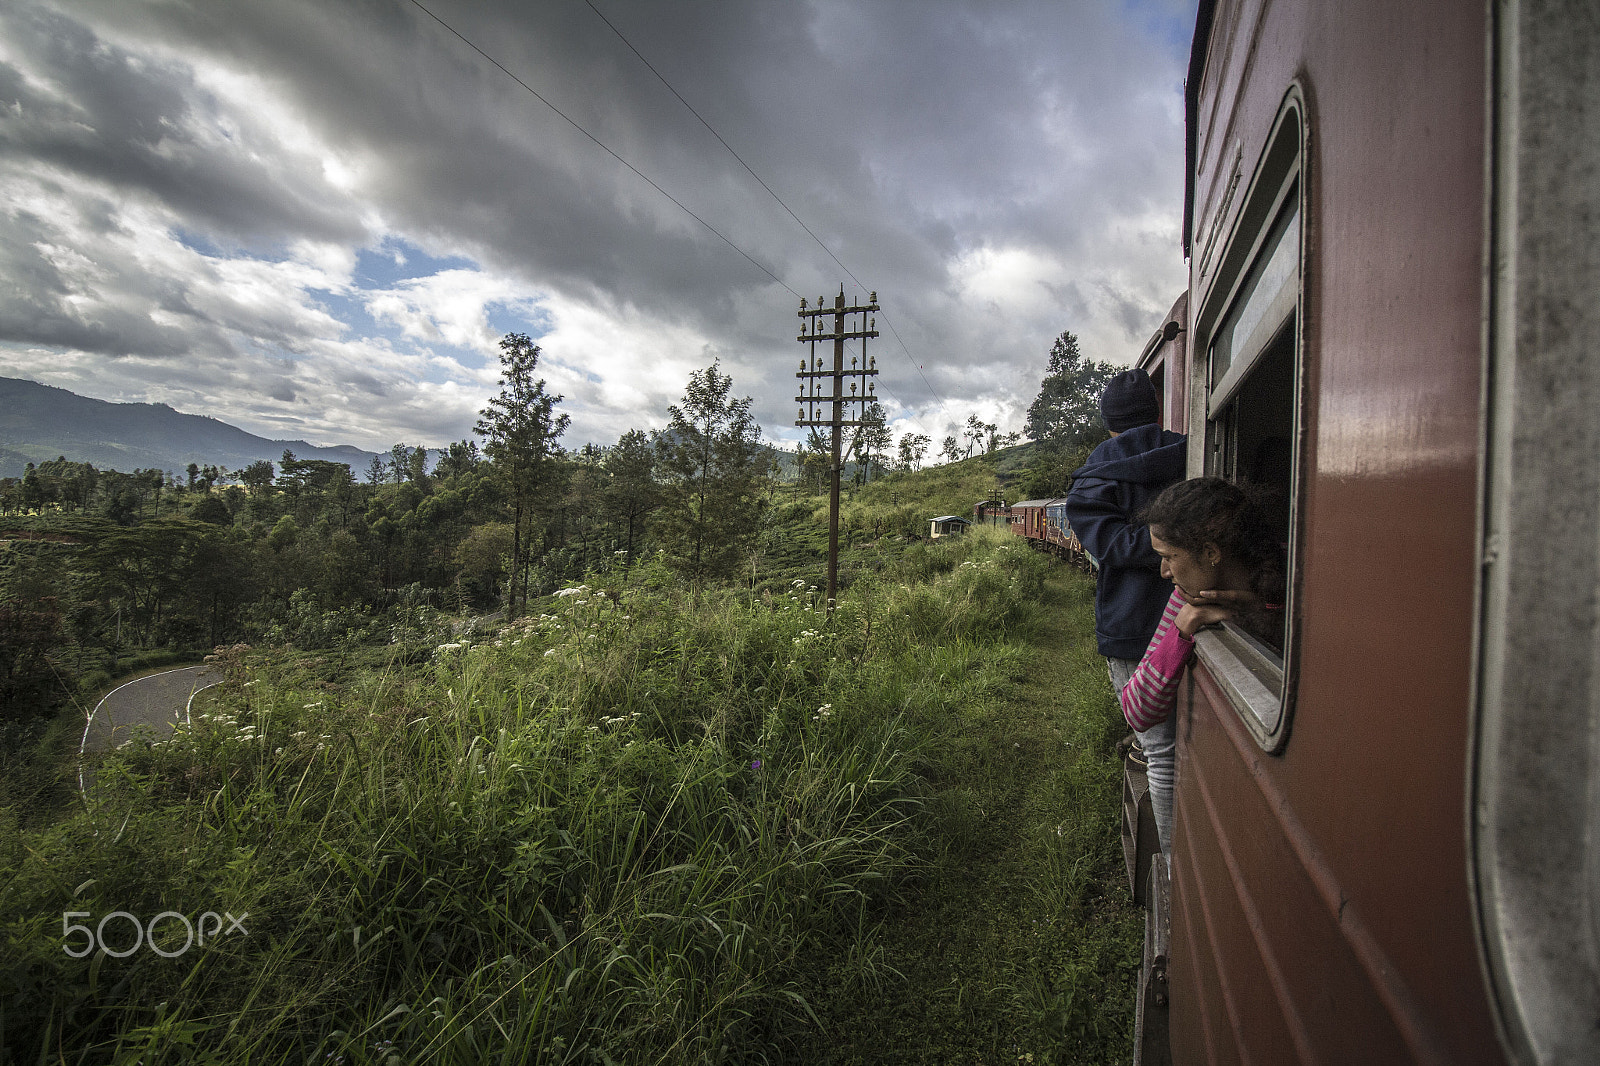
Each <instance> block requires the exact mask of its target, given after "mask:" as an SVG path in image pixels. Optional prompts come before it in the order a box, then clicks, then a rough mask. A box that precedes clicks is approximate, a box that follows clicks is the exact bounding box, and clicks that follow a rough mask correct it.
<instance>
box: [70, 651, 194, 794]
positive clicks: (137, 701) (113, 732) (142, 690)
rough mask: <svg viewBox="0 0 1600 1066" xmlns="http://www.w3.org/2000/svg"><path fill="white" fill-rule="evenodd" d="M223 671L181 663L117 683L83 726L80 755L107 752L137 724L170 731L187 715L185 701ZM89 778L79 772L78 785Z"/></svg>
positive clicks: (130, 735) (129, 736) (128, 737)
mask: <svg viewBox="0 0 1600 1066" xmlns="http://www.w3.org/2000/svg"><path fill="white" fill-rule="evenodd" d="M222 680H223V672H222V671H221V670H220V669H218V668H217V667H214V666H184V667H180V668H179V669H176V670H163V671H162V672H161V673H159V674H151V675H149V676H148V677H141V678H136V679H135V680H133V681H129V682H126V683H125V684H122V685H118V686H117V687H116V688H114V689H112V690H111V691H110V692H108V693H106V696H105V698H104V699H102V700H101V701H100V702H99V703H97V704H96V705H95V708H94V710H93V711H92V712H91V713H90V715H89V721H88V722H87V723H86V724H85V725H84V727H83V742H82V743H81V744H79V745H78V752H79V754H80V755H82V754H87V753H89V752H96V751H109V750H110V749H112V748H115V747H117V746H118V745H120V744H122V743H123V742H124V741H127V740H131V739H132V738H133V731H134V729H135V728H136V727H138V726H141V725H143V726H148V727H149V728H150V729H151V730H153V731H154V732H155V734H156V735H157V736H158V737H162V736H166V735H167V734H168V733H170V732H172V727H173V725H174V724H175V723H177V722H181V721H184V720H185V719H186V718H187V717H188V714H189V701H190V700H192V699H193V698H194V694H195V693H196V692H199V691H200V690H201V689H203V688H210V687H211V686H212V685H216V684H220V683H221V682H222ZM88 783H89V779H86V777H85V775H83V774H80V775H79V785H80V786H86V785H87V784H88Z"/></svg>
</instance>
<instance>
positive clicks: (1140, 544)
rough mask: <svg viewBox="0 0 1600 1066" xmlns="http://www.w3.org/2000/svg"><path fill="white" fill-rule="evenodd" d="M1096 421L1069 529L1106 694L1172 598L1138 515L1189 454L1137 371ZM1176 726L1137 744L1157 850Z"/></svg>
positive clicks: (1122, 380)
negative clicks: (1082, 554) (1079, 551)
mask: <svg viewBox="0 0 1600 1066" xmlns="http://www.w3.org/2000/svg"><path fill="white" fill-rule="evenodd" d="M1100 416H1101V417H1102V418H1103V419H1104V420H1105V423H1106V428H1107V429H1109V430H1110V431H1111V439H1110V440H1108V441H1106V442H1104V443H1103V444H1101V445H1100V446H1099V447H1097V448H1095V450H1094V451H1092V452H1090V453H1089V461H1088V462H1087V463H1085V464H1084V465H1083V466H1081V467H1079V468H1078V469H1077V470H1075V471H1074V472H1073V474H1072V477H1073V482H1072V489H1071V490H1070V491H1069V492H1068V493H1067V521H1068V522H1069V523H1070V524H1071V526H1072V531H1073V532H1074V533H1076V534H1077V535H1078V540H1079V542H1080V543H1082V544H1083V547H1084V550H1085V551H1087V552H1088V553H1089V554H1090V555H1091V556H1093V558H1094V560H1095V562H1096V563H1097V564H1098V565H1099V571H1098V573H1097V575H1096V578H1095V590H1094V628H1095V640H1096V643H1097V644H1098V645H1099V649H1100V654H1101V655H1104V656H1105V657H1106V667H1107V672H1108V673H1110V675H1111V685H1112V688H1113V689H1114V690H1116V691H1117V692H1121V691H1122V689H1123V686H1125V685H1126V684H1127V683H1128V679H1129V678H1130V677H1131V676H1133V671H1134V670H1135V669H1136V668H1137V667H1138V665H1139V660H1140V658H1142V657H1143V655H1144V652H1145V648H1146V647H1147V646H1148V645H1149V644H1150V638H1151V637H1152V636H1154V635H1155V631H1156V626H1158V625H1159V624H1160V623H1161V612H1162V610H1163V609H1164V608H1165V607H1166V605H1167V599H1168V598H1169V597H1170V596H1171V595H1172V582H1170V581H1168V580H1166V579H1165V578H1163V577H1162V576H1161V557H1160V556H1159V555H1157V554H1156V553H1155V549H1154V548H1152V547H1150V530H1149V529H1148V528H1147V527H1146V526H1144V525H1142V524H1140V522H1139V520H1138V515H1139V513H1140V512H1141V511H1143V510H1144V509H1145V507H1146V506H1147V505H1148V504H1149V503H1150V501H1152V500H1154V499H1155V498H1156V497H1157V496H1158V495H1160V494H1161V490H1162V489H1164V488H1166V487H1167V486H1168V485H1170V484H1172V483H1173V482H1175V481H1181V480H1183V476H1184V472H1185V469H1186V466H1187V463H1188V454H1189V450H1188V449H1189V446H1188V438H1187V437H1185V436H1184V435H1183V434H1182V433H1173V432H1172V431H1171V430H1166V429H1162V428H1161V425H1160V421H1161V403H1160V401H1159V399H1158V398H1157V397H1156V389H1155V385H1154V384H1153V383H1152V382H1151V381H1150V375H1149V374H1147V373H1145V372H1144V371H1143V370H1124V371H1123V372H1122V373H1120V374H1118V375H1117V376H1116V377H1114V378H1112V379H1111V382H1110V384H1108V385H1107V386H1106V389H1105V391H1104V392H1103V393H1101V394H1100ZM1175 720H1176V716H1175V715H1174V716H1172V717H1170V718H1168V719H1167V721H1166V722H1165V723H1163V724H1162V725H1158V726H1156V727H1154V728H1152V729H1150V730H1149V731H1147V732H1146V733H1141V734H1140V735H1139V740H1140V744H1141V746H1143V748H1144V750H1145V755H1146V758H1147V759H1148V760H1149V762H1150V799H1151V805H1152V806H1153V807H1154V808H1155V815H1156V826H1157V831H1158V833H1159V835H1160V837H1161V843H1162V850H1166V848H1167V845H1168V841H1169V840H1170V837H1171V829H1170V826H1171V821H1172V783H1173V782H1172V776H1171V775H1172V768H1173V762H1172V758H1171V756H1172V752H1173V746H1174V742H1175V739H1176V735H1175V733H1174V730H1173V726H1172V723H1173V722H1174V721H1175ZM1158 733H1159V734H1161V735H1159V736H1158V735H1156V734H1158ZM1159 777H1165V780H1160V781H1158V780H1157V779H1158V778H1159Z"/></svg>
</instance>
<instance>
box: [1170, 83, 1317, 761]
mask: <svg viewBox="0 0 1600 1066" xmlns="http://www.w3.org/2000/svg"><path fill="white" fill-rule="evenodd" d="M1307 112H1308V109H1307V107H1306V98H1305V93H1304V91H1303V89H1302V87H1301V86H1300V85H1299V83H1298V82H1297V83H1294V84H1292V85H1291V86H1290V87H1289V90H1288V91H1287V93H1285V95H1284V99H1283V101H1282V103H1281V104H1280V105H1279V109H1278V114H1277V116H1276V117H1275V118H1274V120H1273V124H1272V129H1271V132H1270V134H1269V135H1268V137H1267V140H1266V147H1265V149H1264V150H1263V151H1262V153H1261V158H1260V159H1259V160H1258V161H1257V164H1256V168H1255V173H1254V174H1253V175H1252V176H1251V179H1250V182H1249V186H1248V188H1247V189H1246V190H1245V194H1244V196H1243V199H1242V201H1241V204H1242V206H1241V207H1240V209H1239V213H1238V216H1237V218H1236V219H1235V221H1234V224H1233V227H1232V229H1231V232H1230V233H1229V235H1228V240H1227V242H1226V244H1225V245H1224V246H1223V249H1222V252H1221V256H1220V263H1219V266H1218V268H1217V272H1216V274H1215V276H1214V279H1213V283H1212V285H1211V288H1210V290H1209V292H1208V293H1207V295H1206V300H1205V303H1204V304H1202V306H1201V308H1200V311H1199V314H1197V315H1196V316H1195V339H1194V347H1193V348H1192V349H1191V350H1192V351H1195V352H1197V353H1199V354H1200V358H1196V359H1195V360H1194V369H1193V372H1192V373H1193V377H1192V380H1193V382H1194V384H1195V386H1196V387H1197V391H1198V393H1199V402H1198V403H1197V404H1196V405H1195V406H1196V408H1197V410H1196V411H1195V412H1194V413H1195V414H1198V415H1199V416H1200V417H1199V419H1198V421H1199V425H1200V427H1201V428H1200V432H1199V434H1198V436H1199V437H1200V440H1199V441H1198V442H1197V444H1198V447H1197V448H1196V449H1193V450H1191V452H1190V455H1191V470H1193V469H1194V468H1195V467H1199V468H1200V469H1201V470H1203V471H1204V472H1205V473H1207V474H1211V473H1221V471H1218V470H1217V469H1216V464H1217V456H1218V455H1219V448H1218V445H1219V443H1220V442H1219V440H1218V439H1217V434H1218V432H1219V431H1224V421H1225V420H1226V419H1227V418H1228V417H1229V409H1230V408H1229V405H1230V404H1231V403H1232V401H1233V400H1234V399H1236V398H1237V396H1238V393H1239V390H1240V388H1241V386H1242V385H1243V384H1244V382H1245V381H1246V380H1247V379H1248V378H1249V377H1250V376H1251V374H1252V373H1254V372H1255V371H1256V370H1258V369H1260V367H1261V364H1262V361H1263V358H1264V357H1265V356H1266V354H1267V353H1268V352H1270V351H1272V350H1273V349H1274V348H1275V347H1276V346H1277V344H1278V341H1279V339H1280V338H1281V337H1282V336H1283V330H1284V329H1285V327H1290V328H1292V330H1293V339H1292V344H1293V348H1292V351H1291V352H1290V353H1289V358H1290V360H1291V364H1292V366H1291V373H1292V381H1293V384H1292V396H1291V397H1290V410H1291V412H1292V419H1293V421H1292V423H1291V425H1290V434H1289V437H1290V446H1291V449H1292V454H1291V457H1290V464H1289V469H1290V482H1289V501H1288V504H1289V534H1288V559H1287V560H1286V564H1285V598H1286V602H1285V604H1284V617H1285V633H1284V642H1283V654H1282V656H1281V657H1280V656H1278V655H1276V654H1275V653H1274V652H1273V651H1272V650H1271V649H1270V648H1267V647H1266V646H1265V645H1263V644H1261V643H1260V642H1259V641H1257V640H1255V639H1254V638H1253V637H1251V636H1250V635H1249V634H1247V633H1245V632H1244V631H1243V630H1241V629H1239V628H1238V627H1237V626H1234V625H1233V624H1232V623H1223V624H1222V625H1221V626H1217V627H1212V628H1207V629H1203V630H1201V631H1200V632H1199V633H1198V634H1196V638H1195V651H1196V654H1197V656H1198V658H1199V660H1200V662H1201V663H1203V664H1204V665H1205V666H1206V668H1207V670H1208V671H1209V672H1210V674H1211V676H1212V677H1213V678H1214V679H1215V680H1216V681H1217V683H1218V685H1219V686H1220V687H1221V689H1222V691H1223V692H1224V693H1226V694H1227V696H1228V701H1229V702H1230V703H1231V704H1232V706H1233V709H1234V712H1235V713H1236V714H1237V715H1238V717H1239V720H1240V721H1241V722H1243V723H1244V725H1245V727H1246V728H1247V729H1248V730H1249V732H1250V734H1251V735H1252V736H1253V737H1254V738H1255V740H1256V743H1257V744H1258V745H1260V747H1261V748H1262V750H1264V751H1265V752H1267V753H1268V754H1279V753H1281V752H1282V751H1283V748H1284V746H1285V745H1286V744H1287V742H1288V738H1289V728H1290V724H1291V722H1292V720H1293V717H1294V714H1293V711H1294V690H1295V680H1296V674H1297V671H1296V665H1297V663H1298V659H1299V654H1298V639H1299V634H1300V625H1299V614H1300V580H1299V566H1300V559H1301V556H1302V554H1303V553H1302V549H1301V542H1302V540H1303V538H1304V525H1305V521H1304V511H1305V508H1304V495H1305V491H1304V485H1305V478H1304V476H1303V467H1304V463H1305V453H1306V412H1305V364H1306V351H1305V335H1306V328H1305V322H1306V291H1307V260H1308V255H1307V247H1308V231H1309V229H1310V227H1309V225H1308V221H1309V217H1310V211H1309V196H1308V192H1307V185H1308V182H1307V170H1308V166H1307V163H1308V160H1309V145H1310V122H1309V116H1308V113H1307ZM1291 198H1293V200H1294V202H1293V203H1292V204H1291V203H1290V201H1291ZM1290 210H1293V211H1295V212H1297V213H1298V216H1299V218H1298V223H1297V227H1296V228H1297V229H1298V233H1297V235H1296V236H1297V239H1298V248H1296V249H1295V253H1296V267H1297V271H1298V285H1297V286H1296V292H1295V298H1294V302H1293V308H1292V310H1290V309H1289V308H1287V307H1285V308H1283V309H1282V313H1281V314H1280V315H1279V316H1278V317H1277V318H1276V319H1270V320H1269V319H1267V318H1263V319H1261V320H1259V322H1258V323H1257V325H1256V327H1255V328H1253V329H1252V330H1251V333H1250V336H1249V337H1247V338H1245V340H1246V341H1252V340H1253V341H1254V342H1255V343H1253V344H1252V345H1250V346H1248V347H1236V348H1234V349H1233V350H1232V351H1231V352H1230V353H1229V364H1228V366H1227V368H1226V370H1224V371H1223V372H1222V373H1221V374H1220V375H1214V374H1213V361H1214V359H1215V357H1216V352H1215V348H1214V342H1215V341H1216V339H1217V337H1218V334H1219V333H1220V332H1221V330H1222V328H1223V327H1224V326H1225V325H1227V323H1228V321H1229V319H1230V318H1231V316H1232V315H1233V313H1234V311H1235V308H1236V306H1237V305H1238V304H1239V302H1240V300H1241V299H1242V298H1243V296H1244V293H1243V290H1244V289H1245V287H1246V286H1247V285H1249V284H1250V283H1251V279H1252V275H1253V272H1254V269H1255V267H1256V265H1257V264H1258V263H1261V262H1262V260H1261V257H1262V255H1263V254H1264V253H1265V252H1267V251H1269V250H1271V249H1273V248H1275V247H1276V245H1275V244H1273V243H1272V242H1273V240H1274V234H1275V232H1276V231H1277V230H1278V228H1279V224H1280V222H1284V221H1286V212H1288V211H1290ZM1263 266H1265V264H1263ZM1282 291H1283V290H1282V289H1280V290H1279V292H1280V293H1281V292H1282ZM1274 295H1275V296H1276V295H1277V294H1274ZM1276 303H1277V300H1276V299H1271V300H1269V303H1268V306H1269V307H1272V306H1274V305H1275V304H1276Z"/></svg>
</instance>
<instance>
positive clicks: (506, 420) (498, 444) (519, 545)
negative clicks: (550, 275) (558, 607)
mask: <svg viewBox="0 0 1600 1066" xmlns="http://www.w3.org/2000/svg"><path fill="white" fill-rule="evenodd" d="M538 363H539V346H538V345H537V344H534V343H533V341H531V340H530V339H528V337H527V335H526V334H522V333H507V334H506V335H505V337H504V338H502V339H501V341H500V394H499V395H498V396H495V397H494V398H493V399H491V400H490V401H489V406H487V407H485V408H484V409H483V410H482V411H481V412H480V414H481V415H482V417H481V418H479V419H478V424H477V427H476V429H475V432H477V434H478V435H479V436H481V437H483V439H484V447H483V451H484V454H485V455H487V456H488V457H489V461H490V462H491V463H493V464H494V469H495V471H496V473H498V474H499V476H500V478H501V479H502V481H503V482H504V485H505V489H506V496H507V498H508V499H509V501H510V503H511V519H512V521H511V527H512V538H511V575H510V584H509V588H508V590H507V597H506V599H507V602H506V611H507V613H508V614H509V615H512V616H513V617H514V616H515V615H516V614H517V612H518V610H519V603H520V605H521V606H526V605H527V601H528V589H527V573H528V543H529V541H530V540H531V534H532V526H533V521H532V520H533V515H534V510H535V505H536V503H537V500H538V494H539V491H540V489H541V488H542V487H543V485H544V482H545V481H546V480H547V479H548V476H549V468H550V465H551V460H552V459H553V458H554V457H555V455H556V453H557V452H558V451H559V448H558V446H557V445H556V440H557V438H559V437H560V436H561V434H563V433H565V432H566V430H567V425H568V423H569V422H570V421H571V419H569V418H568V417H567V416H566V415H557V414H556V413H555V405H556V404H558V403H560V402H561V397H560V396H552V395H550V394H549V393H547V392H545V390H544V379H543V378H540V379H539V380H537V381H535V380H534V377H533V371H534V368H535V367H536V366H537V365H538Z"/></svg>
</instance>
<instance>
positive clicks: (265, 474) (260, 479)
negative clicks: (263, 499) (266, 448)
mask: <svg viewBox="0 0 1600 1066" xmlns="http://www.w3.org/2000/svg"><path fill="white" fill-rule="evenodd" d="M275 476H277V475H276V472H275V471H274V470H273V468H272V460H270V459H257V460H256V461H255V462H253V463H251V464H250V465H249V466H247V467H245V468H244V469H243V470H241V471H239V480H240V481H241V482H242V483H243V484H244V487H245V488H247V489H249V490H250V494H251V495H252V496H256V495H259V494H260V493H262V492H263V491H264V490H265V489H266V487H267V486H268V485H270V484H272V479H273V478H274V477H275Z"/></svg>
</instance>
